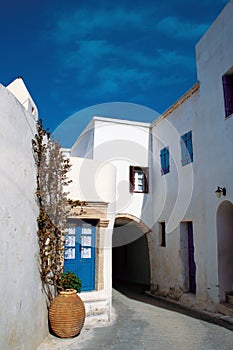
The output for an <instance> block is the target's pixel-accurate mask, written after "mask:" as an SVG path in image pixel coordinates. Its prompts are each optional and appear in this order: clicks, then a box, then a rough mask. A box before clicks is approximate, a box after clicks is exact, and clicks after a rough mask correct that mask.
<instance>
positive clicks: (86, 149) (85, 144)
mask: <svg viewBox="0 0 233 350" xmlns="http://www.w3.org/2000/svg"><path fill="white" fill-rule="evenodd" d="M94 132H95V130H94V122H93V120H91V122H90V123H89V124H88V125H87V127H86V128H85V130H84V131H83V132H82V134H81V135H80V136H79V138H78V139H77V141H76V142H75V143H74V145H73V146H72V148H71V155H72V156H73V157H79V158H89V159H92V158H93V144H94Z"/></svg>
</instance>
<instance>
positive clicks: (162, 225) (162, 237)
mask: <svg viewBox="0 0 233 350" xmlns="http://www.w3.org/2000/svg"><path fill="white" fill-rule="evenodd" d="M159 241H160V247H166V230H165V222H160V223H159Z"/></svg>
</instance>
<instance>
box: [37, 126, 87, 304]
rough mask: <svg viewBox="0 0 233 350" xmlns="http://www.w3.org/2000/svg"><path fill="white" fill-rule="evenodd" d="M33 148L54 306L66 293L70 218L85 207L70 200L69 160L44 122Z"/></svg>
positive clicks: (47, 284)
mask: <svg viewBox="0 0 233 350" xmlns="http://www.w3.org/2000/svg"><path fill="white" fill-rule="evenodd" d="M32 147H33V154H34V159H35V164H36V168H37V175H36V185H37V188H36V195H37V199H38V205H39V215H38V219H37V223H38V232H37V233H38V242H39V249H40V256H39V258H40V276H41V280H42V285H43V289H44V291H45V293H46V296H47V300H48V303H50V302H51V300H52V299H53V298H54V297H55V296H56V295H57V294H58V292H59V290H60V289H62V282H61V276H62V272H63V261H64V241H65V229H66V220H67V215H68V213H69V211H70V208H71V207H73V206H77V205H81V206H82V205H83V204H84V203H82V202H80V201H72V200H70V199H68V197H67V196H68V193H67V192H65V191H64V188H65V186H67V185H68V184H69V183H70V182H71V181H70V180H68V176H67V173H68V171H69V170H70V167H71V165H70V162H69V159H68V158H66V157H64V155H63V153H62V151H61V146H60V145H59V143H58V142H56V141H55V140H53V139H52V138H51V137H50V133H49V132H47V131H46V130H45V129H44V127H43V122H42V120H41V119H40V120H39V121H38V123H37V133H36V135H35V138H34V139H33V140H32Z"/></svg>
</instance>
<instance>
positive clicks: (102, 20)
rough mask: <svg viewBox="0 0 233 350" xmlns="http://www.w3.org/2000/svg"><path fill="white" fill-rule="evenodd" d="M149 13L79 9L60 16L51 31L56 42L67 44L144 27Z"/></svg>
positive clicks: (123, 9)
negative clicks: (103, 33)
mask: <svg viewBox="0 0 233 350" xmlns="http://www.w3.org/2000/svg"><path fill="white" fill-rule="evenodd" d="M149 14H150V13H149V11H148V10H145V11H140V12H138V11H134V10H131V11H129V10H127V9H125V8H122V7H120V8H115V9H109V10H106V9H97V10H96V9H95V10H94V11H90V10H87V9H81V10H78V11H75V12H74V13H70V14H65V15H60V16H59V18H57V19H56V21H55V24H54V27H53V28H52V31H51V37H52V38H53V40H55V41H56V42H62V43H68V42H70V41H73V40H76V39H84V38H86V37H87V36H89V35H95V36H98V32H99V31H106V30H107V31H108V30H111V31H117V30H119V29H121V30H124V29H125V30H129V28H131V29H132V28H138V27H140V28H142V27H143V26H144V25H146V23H147V22H148V21H147V17H148V15H149Z"/></svg>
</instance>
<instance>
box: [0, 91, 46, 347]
mask: <svg viewBox="0 0 233 350" xmlns="http://www.w3.org/2000/svg"><path fill="white" fill-rule="evenodd" d="M0 120H1V128H0V149H1V162H0V177H1V181H0V192H1V196H0V232H1V235H0V276H1V289H0V309H1V312H0V324H1V327H0V348H1V349H4V350H12V349H14V350H16V349H18V350H33V349H36V348H37V346H38V345H39V344H40V343H41V342H42V340H43V338H44V337H45V336H46V335H47V333H48V326H47V308H46V304H45V300H44V296H43V295H42V292H41V281H40V276H39V265H38V254H39V249H38V243H37V222H36V219H37V215H38V207H37V204H36V200H35V190H36V186H35V166H34V159H33V155H32V147H31V140H32V138H33V136H34V133H35V120H34V119H33V116H32V114H30V113H29V112H27V111H26V110H25V108H24V107H23V106H22V105H21V104H20V103H19V102H18V100H17V99H16V98H15V97H14V96H13V95H12V94H11V92H9V91H8V90H7V89H5V88H4V87H3V86H2V85H0Z"/></svg>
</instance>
